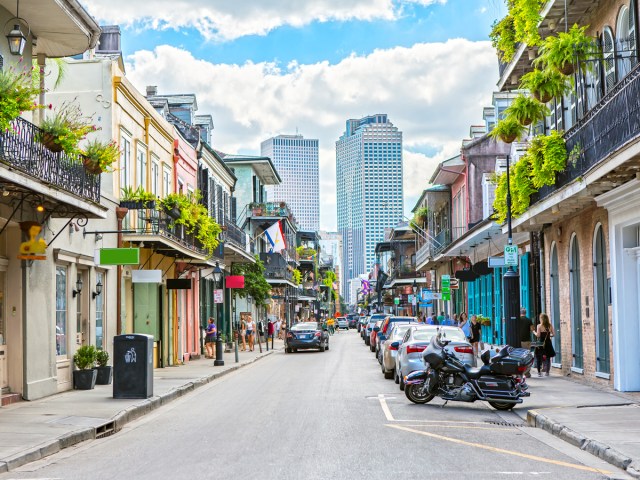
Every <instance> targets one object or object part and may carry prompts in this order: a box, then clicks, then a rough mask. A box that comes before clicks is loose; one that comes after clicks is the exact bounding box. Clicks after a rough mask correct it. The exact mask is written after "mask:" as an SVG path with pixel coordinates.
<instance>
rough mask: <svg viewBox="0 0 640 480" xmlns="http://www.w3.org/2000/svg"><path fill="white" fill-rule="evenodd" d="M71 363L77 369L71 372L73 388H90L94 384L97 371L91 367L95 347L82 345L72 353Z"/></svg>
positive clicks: (94, 361) (94, 356) (93, 363)
mask: <svg viewBox="0 0 640 480" xmlns="http://www.w3.org/2000/svg"><path fill="white" fill-rule="evenodd" d="M73 363H74V364H75V366H76V368H77V369H78V370H74V372H73V388H75V389H77V390H91V389H92V388H93V387H95V385H96V377H97V374H98V372H97V371H96V370H94V369H93V367H94V365H95V363H96V347H94V346H93V345H83V346H81V347H80V348H78V350H76V353H75V354H74V355H73Z"/></svg>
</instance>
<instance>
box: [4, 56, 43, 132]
mask: <svg viewBox="0 0 640 480" xmlns="http://www.w3.org/2000/svg"><path fill="white" fill-rule="evenodd" d="M39 93H40V89H39V88H36V87H35V86H34V85H33V83H32V82H31V76H30V75H29V72H28V71H24V72H18V71H16V70H15V69H14V68H6V69H4V70H3V69H0V133H1V132H5V131H7V130H8V129H9V127H10V126H11V122H12V121H13V120H14V119H16V118H18V117H19V116H20V114H21V113H23V112H28V111H31V110H35V108H36V103H35V99H36V97H37V96H38V94H39Z"/></svg>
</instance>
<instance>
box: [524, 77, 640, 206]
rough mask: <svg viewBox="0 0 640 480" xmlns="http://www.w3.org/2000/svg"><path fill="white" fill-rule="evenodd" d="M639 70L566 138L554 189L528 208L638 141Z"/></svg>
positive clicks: (536, 196) (537, 195)
mask: <svg viewBox="0 0 640 480" xmlns="http://www.w3.org/2000/svg"><path fill="white" fill-rule="evenodd" d="M639 99H640V66H637V67H635V69H634V70H633V71H631V73H629V75H627V76H626V77H625V78H624V79H623V80H622V81H621V82H620V83H618V85H616V86H615V88H614V89H613V90H612V91H610V92H609V93H608V94H607V95H605V96H604V97H603V98H602V99H601V100H600V102H598V103H597V104H596V105H595V106H594V108H592V109H591V110H590V111H589V112H587V114H586V115H585V116H584V117H583V118H581V119H580V120H579V121H578V122H577V123H576V124H575V125H574V126H573V127H572V128H571V129H569V130H568V131H567V132H566V133H565V134H564V138H565V140H566V143H567V152H569V159H568V161H567V167H566V169H565V170H564V171H563V172H561V173H558V174H557V176H556V183H555V185H553V186H549V187H543V188H541V189H540V190H539V191H538V192H537V193H534V194H533V195H532V196H531V204H532V205H533V204H534V203H536V202H538V201H540V200H542V199H544V198H546V197H548V196H549V195H551V194H552V193H553V192H554V191H556V190H557V189H558V188H560V187H563V186H565V185H567V184H569V183H570V182H572V181H574V180H575V179H577V178H578V177H581V176H583V175H584V174H585V173H586V172H588V171H589V170H591V169H592V168H593V167H594V166H596V165H598V164H599V163H601V162H602V161H604V159H606V158H607V157H608V156H609V155H611V154H612V153H614V152H615V151H616V150H618V149H619V148H621V147H622V146H624V145H626V144H628V143H630V142H632V141H635V140H637V139H638V138H639V137H640V100H639Z"/></svg>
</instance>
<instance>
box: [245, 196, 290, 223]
mask: <svg viewBox="0 0 640 480" xmlns="http://www.w3.org/2000/svg"><path fill="white" fill-rule="evenodd" d="M247 216H249V217H271V218H288V219H289V220H290V221H291V223H292V224H294V225H297V222H296V218H295V217H294V216H293V213H291V210H290V209H289V206H288V205H287V204H286V203H284V202H264V203H253V204H251V205H249V210H248V212H247Z"/></svg>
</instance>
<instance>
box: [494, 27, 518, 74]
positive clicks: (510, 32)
mask: <svg viewBox="0 0 640 480" xmlns="http://www.w3.org/2000/svg"><path fill="white" fill-rule="evenodd" d="M489 38H491V45H493V48H495V49H496V50H497V52H498V58H499V59H500V61H501V62H505V63H507V62H510V61H511V59H512V58H513V55H514V54H515V53H516V43H517V41H516V32H515V28H514V25H513V17H512V16H510V15H507V16H506V17H504V18H503V19H502V20H500V21H499V22H498V21H496V22H495V23H494V24H493V27H492V29H491V33H490V34H489Z"/></svg>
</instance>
